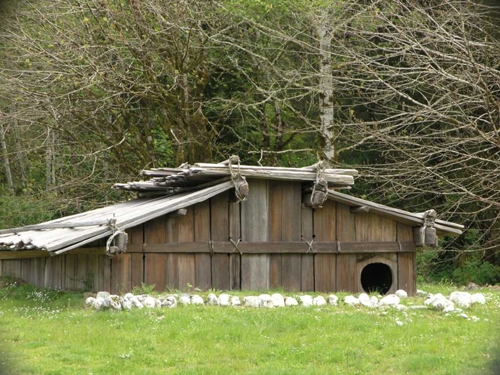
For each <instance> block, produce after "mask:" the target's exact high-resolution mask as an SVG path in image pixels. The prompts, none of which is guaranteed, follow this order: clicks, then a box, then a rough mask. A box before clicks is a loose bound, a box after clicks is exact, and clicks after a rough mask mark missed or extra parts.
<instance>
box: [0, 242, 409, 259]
mask: <svg viewBox="0 0 500 375" xmlns="http://www.w3.org/2000/svg"><path fill="white" fill-rule="evenodd" d="M238 249H239V251H241V252H242V253H243V254H306V253H310V254H313V253H330V254H332V253H334V254H342V253H396V252H414V251H416V247H415V244H414V243H413V242H400V243H398V242H314V243H313V244H312V248H309V245H308V244H307V243H305V242H298V241H292V242H240V243H239V244H238ZM238 249H236V247H235V246H234V245H233V243H232V242H229V241H213V242H212V243H210V242H175V243H160V244H147V243H146V244H129V245H128V246H127V253H212V252H213V253H214V254H231V253H239V251H238ZM105 253H106V249H105V247H82V248H78V249H74V250H71V251H68V252H67V253H66V254H105ZM51 255H54V254H53V253H49V252H47V251H42V250H25V251H0V260H1V259H25V258H39V257H47V256H51Z"/></svg>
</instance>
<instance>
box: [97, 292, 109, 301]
mask: <svg viewBox="0 0 500 375" xmlns="http://www.w3.org/2000/svg"><path fill="white" fill-rule="evenodd" d="M108 297H109V293H108V292H99V293H97V296H96V298H102V299H103V300H104V299H106V298H108Z"/></svg>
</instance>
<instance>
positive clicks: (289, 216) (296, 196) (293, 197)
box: [281, 181, 302, 292]
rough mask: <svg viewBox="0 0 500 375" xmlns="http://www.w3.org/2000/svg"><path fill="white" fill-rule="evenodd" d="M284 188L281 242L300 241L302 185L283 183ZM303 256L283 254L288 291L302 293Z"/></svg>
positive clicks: (284, 284)
mask: <svg viewBox="0 0 500 375" xmlns="http://www.w3.org/2000/svg"><path fill="white" fill-rule="evenodd" d="M281 183H282V186H283V196H282V205H281V206H282V212H281V240H282V241H300V239H301V230H302V228H301V227H302V206H301V205H302V185H301V183H300V182H297V181H290V182H288V181H286V182H285V181H284V182H281ZM301 271H302V256H301V255H299V254H283V256H282V260H281V280H282V284H283V288H284V289H285V290H287V291H294V292H295V291H300V289H301V280H302V272H301Z"/></svg>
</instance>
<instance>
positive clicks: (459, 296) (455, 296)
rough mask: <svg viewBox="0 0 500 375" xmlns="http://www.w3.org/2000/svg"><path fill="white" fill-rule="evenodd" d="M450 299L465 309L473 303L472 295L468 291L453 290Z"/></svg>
mask: <svg viewBox="0 0 500 375" xmlns="http://www.w3.org/2000/svg"><path fill="white" fill-rule="evenodd" d="M450 301H451V302H454V303H456V304H457V305H458V307H461V308H463V309H468V308H469V307H470V306H471V305H472V296H471V294H470V293H467V292H453V293H451V294H450Z"/></svg>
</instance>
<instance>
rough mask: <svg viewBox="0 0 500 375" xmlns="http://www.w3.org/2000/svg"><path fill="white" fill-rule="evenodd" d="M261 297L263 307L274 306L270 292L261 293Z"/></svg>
mask: <svg viewBox="0 0 500 375" xmlns="http://www.w3.org/2000/svg"><path fill="white" fill-rule="evenodd" d="M259 298H260V306H261V307H268V308H273V307H274V304H273V299H272V298H271V296H270V295H269V294H261V295H260V296H259Z"/></svg>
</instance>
